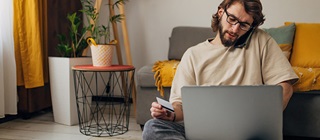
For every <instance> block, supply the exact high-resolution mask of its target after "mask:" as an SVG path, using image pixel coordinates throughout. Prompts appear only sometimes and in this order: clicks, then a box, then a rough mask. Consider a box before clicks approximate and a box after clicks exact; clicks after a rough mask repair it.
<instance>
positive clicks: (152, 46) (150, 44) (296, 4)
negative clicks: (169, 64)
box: [122, 0, 320, 70]
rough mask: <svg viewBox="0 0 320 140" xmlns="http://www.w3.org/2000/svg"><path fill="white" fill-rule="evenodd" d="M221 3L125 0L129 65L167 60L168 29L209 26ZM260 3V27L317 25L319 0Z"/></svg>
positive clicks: (138, 65)
mask: <svg viewBox="0 0 320 140" xmlns="http://www.w3.org/2000/svg"><path fill="white" fill-rule="evenodd" d="M221 1H222V0H129V2H128V3H127V4H126V5H125V10H126V17H127V27H128V32H129V40H130V46H131V54H132V60H133V65H134V66H135V67H136V68H137V70H138V69H139V68H140V67H142V66H143V65H146V64H153V63H154V62H155V61H157V60H164V59H167V53H168V45H169V40H168V38H169V36H170V33H171V30H172V28H173V27H175V26H179V25H189V26H203V27H210V22H211V15H212V14H213V13H215V12H216V11H217V7H218V5H219V4H220V2H221ZM262 4H263V6H264V7H263V13H264V14H265V16H266V22H265V24H264V25H263V26H262V27H266V28H267V27H277V26H281V25H283V23H284V22H285V21H295V22H319V23H320V18H319V15H318V14H319V13H320V1H319V0H306V1H304V0H262ZM122 50H124V49H123V48H122ZM122 54H123V57H125V56H124V54H125V53H122ZM124 59H125V58H124Z"/></svg>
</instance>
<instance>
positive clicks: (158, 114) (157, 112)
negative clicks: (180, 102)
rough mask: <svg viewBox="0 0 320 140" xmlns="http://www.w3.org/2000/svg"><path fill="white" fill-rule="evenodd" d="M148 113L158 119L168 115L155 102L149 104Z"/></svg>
mask: <svg viewBox="0 0 320 140" xmlns="http://www.w3.org/2000/svg"><path fill="white" fill-rule="evenodd" d="M150 112H151V116H152V117H153V118H158V119H160V118H165V117H166V116H167V115H168V114H167V111H166V109H164V108H162V106H161V105H160V104H158V103H157V102H153V103H152V104H151V108H150Z"/></svg>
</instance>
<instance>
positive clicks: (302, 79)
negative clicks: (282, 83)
mask: <svg viewBox="0 0 320 140" xmlns="http://www.w3.org/2000/svg"><path fill="white" fill-rule="evenodd" d="M292 68H293V70H294V71H295V72H296V74H297V75H298V77H299V81H298V82H297V83H296V84H294V85H293V90H294V91H310V90H320V68H302V67H292Z"/></svg>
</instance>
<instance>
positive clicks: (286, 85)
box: [278, 81, 293, 110]
mask: <svg viewBox="0 0 320 140" xmlns="http://www.w3.org/2000/svg"><path fill="white" fill-rule="evenodd" d="M278 85H280V86H282V94H283V110H284V109H286V107H287V105H288V103H289V101H290V98H291V96H292V93H293V88H292V85H291V83H290V81H284V82H281V83H279V84H278Z"/></svg>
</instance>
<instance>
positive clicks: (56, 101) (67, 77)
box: [49, 57, 92, 125]
mask: <svg viewBox="0 0 320 140" xmlns="http://www.w3.org/2000/svg"><path fill="white" fill-rule="evenodd" d="M86 64H92V59H91V57H81V58H65V57H49V75H50V90H51V99H52V109H53V116H54V121H55V122H56V123H60V124H65V125H75V124H78V114H77V105H76V97H75V91H74V79H73V73H72V69H71V68H72V66H75V65H86Z"/></svg>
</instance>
